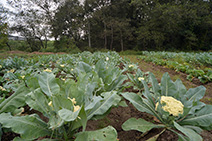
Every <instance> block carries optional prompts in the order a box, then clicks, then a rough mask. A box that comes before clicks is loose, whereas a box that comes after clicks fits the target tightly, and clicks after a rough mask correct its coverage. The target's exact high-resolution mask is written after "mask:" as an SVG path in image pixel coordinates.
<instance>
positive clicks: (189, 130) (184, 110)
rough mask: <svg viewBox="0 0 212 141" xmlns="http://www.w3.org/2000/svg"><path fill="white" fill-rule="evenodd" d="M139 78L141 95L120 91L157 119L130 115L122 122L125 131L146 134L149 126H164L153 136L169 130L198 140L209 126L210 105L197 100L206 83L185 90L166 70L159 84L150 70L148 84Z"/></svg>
mask: <svg viewBox="0 0 212 141" xmlns="http://www.w3.org/2000/svg"><path fill="white" fill-rule="evenodd" d="M141 81H142V84H143V86H144V91H143V93H142V96H141V95H137V94H135V93H122V96H123V97H124V98H125V99H127V100H129V101H130V102H131V103H132V104H133V105H134V106H135V107H136V108H137V109H138V110H139V111H141V112H146V113H149V114H151V115H153V116H155V117H156V118H157V119H158V121H159V122H158V124H153V123H151V122H147V121H145V120H144V119H135V118H130V119H128V120H127V121H126V122H125V123H124V124H123V125H122V128H123V129H124V130H125V131H128V130H138V131H140V132H143V133H144V134H145V133H146V132H148V131H149V130H151V129H152V128H164V130H163V131H162V132H161V133H159V134H158V135H156V136H154V138H157V137H158V136H159V135H160V134H162V133H163V132H164V131H165V130H170V131H172V132H174V133H176V134H177V135H178V138H179V140H183V141H187V140H192V141H200V140H202V137H201V136H200V135H199V134H200V133H201V132H202V131H203V130H211V129H212V105H206V104H204V103H203V102H201V101H200V99H202V98H203V96H204V94H205V91H206V89H205V87H203V86H199V87H196V88H191V89H189V90H187V89H186V87H185V86H184V85H183V83H182V81H181V80H179V79H178V80H176V81H175V82H173V81H172V80H171V78H170V76H169V75H168V73H165V74H164V75H163V77H162V79H161V83H160V84H159V83H158V81H157V80H156V78H155V76H154V75H153V74H152V73H150V74H149V82H150V83H151V87H148V85H147V83H146V82H145V81H144V80H141ZM177 130H178V131H179V132H178V131H177Z"/></svg>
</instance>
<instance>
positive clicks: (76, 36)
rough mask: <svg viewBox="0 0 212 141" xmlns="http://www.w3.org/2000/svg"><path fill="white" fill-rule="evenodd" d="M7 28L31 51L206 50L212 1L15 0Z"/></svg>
mask: <svg viewBox="0 0 212 141" xmlns="http://www.w3.org/2000/svg"><path fill="white" fill-rule="evenodd" d="M12 1H13V2H11V3H10V4H11V5H13V7H15V8H16V9H17V12H16V15H15V20H14V21H16V22H14V24H13V25H14V26H13V28H12V29H14V31H16V32H19V33H20V34H21V35H22V36H25V38H26V39H27V42H28V44H29V46H30V48H31V50H32V51H35V50H40V49H41V48H46V47H47V40H48V38H54V39H55V43H54V45H55V47H56V49H60V48H64V49H63V50H65V49H68V50H70V49H71V48H73V46H74V47H79V48H80V49H81V50H84V49H88V48H86V47H89V48H90V49H91V50H94V49H108V50H116V51H122V50H127V49H137V50H210V49H212V30H211V29H212V16H211V14H212V13H211V11H212V2H211V1H203V0H195V1H193V0H175V1H171V0H159V1H152V0H84V2H83V3H80V2H79V1H78V0H29V1H26V0H19V1H16V3H14V1H15V0H12Z"/></svg>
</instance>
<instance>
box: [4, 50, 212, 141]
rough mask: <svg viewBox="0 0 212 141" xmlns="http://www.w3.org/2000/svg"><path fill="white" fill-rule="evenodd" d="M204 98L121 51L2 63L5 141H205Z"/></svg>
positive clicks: (210, 115)
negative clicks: (144, 67) (133, 61)
mask: <svg viewBox="0 0 212 141" xmlns="http://www.w3.org/2000/svg"><path fill="white" fill-rule="evenodd" d="M144 54H146V55H147V54H148V52H144ZM208 55H211V54H208ZM158 56H159V55H158ZM164 56H167V55H164ZM170 56H171V55H170ZM183 56H185V55H183ZM203 56H206V55H203ZM139 58H141V59H147V58H148V56H140V57H139ZM152 58H156V55H155V57H152ZM149 59H150V57H149ZM162 60H163V59H162ZM208 62H209V63H210V60H209V61H208ZM208 62H207V63H208ZM187 63H189V62H187ZM201 63H202V64H203V62H201ZM195 64H196V66H195V67H202V66H201V64H197V63H195ZM204 66H206V67H205V68H204V69H207V71H204V73H210V71H211V68H210V65H207V64H204ZM192 77H194V76H193V75H192ZM204 80H205V79H204ZM209 81H211V78H210V75H209V76H208V77H207V82H209ZM205 91H206V88H205V87H204V86H198V87H195V88H190V89H188V90H187V88H186V87H185V86H184V84H183V83H182V81H181V80H180V79H177V80H176V81H173V80H171V78H170V76H169V74H168V73H164V74H163V77H162V78H161V80H160V81H158V80H157V79H156V76H155V75H154V74H153V73H151V72H143V71H141V69H140V68H139V66H138V65H137V64H134V63H131V62H130V61H129V60H126V59H122V58H121V57H120V56H119V55H118V54H117V53H116V52H108V53H102V52H96V53H93V54H92V53H90V52H83V53H79V54H73V55H68V54H64V55H48V56H47V55H46V56H35V57H31V58H19V57H13V58H7V59H2V60H0V139H1V140H15V141H21V140H44V141H48V140H49V141H50V140H55V141H56V140H58V141H60V140H61V141H62V140H67V141H70V140H76V141H94V140H95V141H96V140H98V141H117V140H123V141H124V140H129V138H126V137H123V134H125V135H129V134H131V135H133V136H130V140H147V139H148V140H157V139H158V140H162V139H163V138H162V136H164V135H168V134H167V133H169V134H171V135H172V136H171V137H173V138H171V139H170V140H183V141H189V140H192V141H201V140H203V139H204V140H205V139H209V138H208V137H206V136H205V135H204V134H203V133H204V132H205V131H206V130H207V131H208V132H209V133H210V131H211V130H212V105H208V104H205V103H203V102H202V101H201V99H202V98H203V97H204V94H205ZM129 109H131V110H132V111H133V113H132V112H131V113H129V114H127V115H126V113H128V110H129ZM120 113H122V115H121V114H120ZM124 114H125V116H123V115H124ZM134 115H136V116H134ZM122 116H123V117H122ZM111 117H113V118H111ZM114 117H115V118H114ZM110 120H111V121H112V120H113V124H110V122H111V121H110ZM122 120H124V121H122ZM102 121H107V124H105V122H104V123H102ZM118 126H120V127H118ZM152 133H153V134H152ZM164 139H166V138H164ZM209 140H210V139H209Z"/></svg>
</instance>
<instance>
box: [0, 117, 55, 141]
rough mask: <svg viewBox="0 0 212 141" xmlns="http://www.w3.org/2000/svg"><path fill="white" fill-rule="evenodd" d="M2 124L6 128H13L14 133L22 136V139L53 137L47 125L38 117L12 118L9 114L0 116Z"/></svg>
mask: <svg viewBox="0 0 212 141" xmlns="http://www.w3.org/2000/svg"><path fill="white" fill-rule="evenodd" d="M0 123H1V124H2V125H3V127H5V128H11V129H12V131H13V132H15V133H18V134H20V135H21V138H23V139H28V140H33V139H36V138H38V137H43V136H47V135H51V130H49V129H48V126H47V124H46V123H45V122H44V121H42V120H41V119H40V118H39V117H38V116H37V115H35V114H33V115H28V116H21V117H18V116H15V117H14V116H11V115H10V114H8V113H2V114H0Z"/></svg>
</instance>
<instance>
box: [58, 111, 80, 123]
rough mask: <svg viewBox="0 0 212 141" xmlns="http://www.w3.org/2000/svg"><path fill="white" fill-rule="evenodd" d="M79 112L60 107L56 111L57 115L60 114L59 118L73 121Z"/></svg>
mask: <svg viewBox="0 0 212 141" xmlns="http://www.w3.org/2000/svg"><path fill="white" fill-rule="evenodd" d="M79 112H80V110H78V111H76V112H73V111H71V110H68V109H61V110H60V111H58V115H59V116H60V118H61V119H63V120H65V121H74V120H75V119H76V118H77V117H78V115H79Z"/></svg>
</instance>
